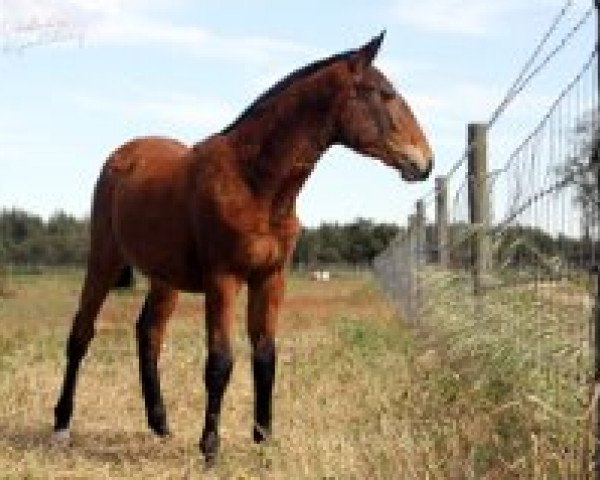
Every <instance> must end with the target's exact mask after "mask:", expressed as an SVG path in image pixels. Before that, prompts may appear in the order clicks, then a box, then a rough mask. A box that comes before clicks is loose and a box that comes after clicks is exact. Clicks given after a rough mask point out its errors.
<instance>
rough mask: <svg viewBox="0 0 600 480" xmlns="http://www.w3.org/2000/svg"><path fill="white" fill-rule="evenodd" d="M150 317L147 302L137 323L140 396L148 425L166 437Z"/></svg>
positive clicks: (151, 319) (166, 428) (165, 422)
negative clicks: (142, 398) (142, 399)
mask: <svg viewBox="0 0 600 480" xmlns="http://www.w3.org/2000/svg"><path fill="white" fill-rule="evenodd" d="M152 321H153V318H152V315H151V314H150V308H149V306H148V300H146V302H145V303H144V306H143V307H142V311H141V313H140V316H139V319H138V323H137V340H138V358H139V366H140V381H141V384H142V395H143V397H144V404H145V405H146V416H147V419H148V425H149V426H150V428H151V429H152V431H153V432H154V433H156V434H157V435H160V436H165V435H168V433H169V428H168V425H167V415H166V411H165V407H164V404H163V400H162V395H161V392H160V379H159V375H158V365H157V356H156V353H153V352H152V343H151V338H150V331H151V328H152Z"/></svg>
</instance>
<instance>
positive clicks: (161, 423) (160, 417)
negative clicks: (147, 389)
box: [148, 413, 171, 437]
mask: <svg viewBox="0 0 600 480" xmlns="http://www.w3.org/2000/svg"><path fill="white" fill-rule="evenodd" d="M148 426H149V427H150V429H151V430H152V431H153V432H154V433H155V434H156V435H158V436H159V437H167V436H169V435H170V434H171V432H170V430H169V425H168V424H167V417H166V415H165V414H164V413H162V414H156V415H149V416H148Z"/></svg>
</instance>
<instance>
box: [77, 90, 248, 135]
mask: <svg viewBox="0 0 600 480" xmlns="http://www.w3.org/2000/svg"><path fill="white" fill-rule="evenodd" d="M74 98H75V101H76V103H77V104H78V105H79V106H80V107H82V108H85V109H87V110H91V111H94V112H101V113H102V112H104V113H110V114H113V115H116V116H118V117H120V118H126V119H138V118H143V119H152V120H154V121H156V122H158V123H160V122H165V123H172V124H176V125H181V126H185V127H192V128H193V129H194V130H196V131H198V132H201V131H205V132H210V131H214V130H217V129H219V128H222V127H223V126H224V125H225V124H226V123H227V122H229V121H231V120H233V118H234V116H235V113H236V112H235V110H234V109H233V108H232V107H231V106H230V105H228V104H227V103H225V102H222V101H219V100H217V99H212V98H200V97H195V96H193V95H188V94H163V95H156V94H155V95H152V96H151V98H152V99H148V98H138V99H127V100H125V99H122V98H104V97H102V98H101V97H98V96H94V95H88V94H75V95H74Z"/></svg>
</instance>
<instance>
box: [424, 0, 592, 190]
mask: <svg viewBox="0 0 600 480" xmlns="http://www.w3.org/2000/svg"><path fill="white" fill-rule="evenodd" d="M573 3H574V0H567V1H566V2H565V4H564V5H563V6H562V7H561V9H560V11H559V13H558V14H557V15H556V17H555V18H554V19H553V21H552V23H551V25H550V27H549V28H548V30H547V31H546V32H545V33H544V35H543V36H542V38H541V40H540V41H539V42H538V44H537V46H536V47H535V49H534V51H533V53H532V55H531V56H530V57H529V58H528V59H527V61H526V62H525V65H524V66H523V68H522V69H521V71H520V72H519V74H518V75H517V78H516V79H515V81H514V82H513V83H512V85H511V87H510V88H509V89H508V92H507V93H506V95H505V96H504V98H503V99H502V100H501V102H500V104H499V105H498V107H496V108H495V109H494V111H493V112H492V114H491V116H490V119H489V120H488V121H487V123H486V128H487V129H488V130H489V129H490V128H491V127H492V126H494V125H495V124H496V122H497V121H498V120H499V119H500V117H501V116H502V114H503V113H504V112H505V111H506V110H507V109H508V107H509V106H510V104H511V103H512V102H514V100H515V99H516V98H517V97H518V96H519V95H520V94H521V93H522V92H523V91H524V90H525V88H526V87H527V85H529V84H530V83H531V82H532V80H533V79H534V78H535V77H536V76H537V75H539V74H540V73H541V72H542V71H543V70H544V68H546V67H547V66H548V65H549V64H550V62H551V61H552V60H553V59H554V58H555V57H556V56H557V55H558V54H559V53H560V52H561V51H562V50H563V49H564V48H566V46H567V45H568V44H569V42H570V41H571V40H572V39H573V38H574V37H575V35H576V34H577V33H578V32H579V31H580V30H581V29H582V28H583V26H584V25H585V24H586V23H587V21H588V20H589V19H590V18H591V16H592V13H593V12H594V7H590V8H589V9H588V10H587V11H586V12H585V13H584V15H583V16H582V17H581V19H580V20H579V21H578V22H577V23H576V24H575V25H574V27H573V28H571V30H569V31H568V32H567V34H566V35H565V36H564V37H563V38H562V39H561V40H560V41H559V42H558V44H557V45H556V46H555V47H554V48H553V49H552V50H551V51H550V52H549V53H548V54H547V55H546V56H545V57H544V59H543V60H542V61H541V62H540V63H539V65H538V66H537V67H535V68H534V69H533V70H531V69H532V67H533V65H534V64H535V61H536V60H537V59H538V57H539V56H540V54H541V52H542V51H543V49H544V46H545V45H546V44H547V43H548V41H549V40H550V38H551V37H552V35H553V34H554V33H555V32H556V31H557V29H558V26H559V25H560V23H561V21H562V20H563V18H564V17H565V16H566V14H567V12H568V11H569V9H570V8H571V7H572V6H573ZM595 53H596V50H594V54H595ZM530 70H531V71H530ZM528 72H529V74H527V73H528ZM473 147H474V144H473V143H472V142H471V143H469V144H468V145H467V147H466V148H465V150H464V151H463V153H462V155H461V156H460V157H459V158H458V160H457V161H456V162H455V163H454V164H453V165H452V166H451V168H450V170H448V172H447V173H446V175H445V178H446V179H447V180H450V179H451V178H452V177H453V176H454V174H455V173H456V172H457V171H458V170H459V169H460V167H461V166H462V165H463V164H464V163H465V162H466V161H467V159H468V158H469V154H470V153H471V151H472V150H473ZM434 194H435V187H432V188H431V189H430V190H428V191H427V192H426V193H425V194H424V195H423V196H422V197H420V199H421V200H423V201H426V200H427V199H428V198H430V197H431V196H433V195H434Z"/></svg>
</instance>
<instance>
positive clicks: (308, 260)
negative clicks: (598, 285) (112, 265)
mask: <svg viewBox="0 0 600 480" xmlns="http://www.w3.org/2000/svg"><path fill="white" fill-rule="evenodd" d="M398 231H399V229H398V227H397V226H395V225H391V224H385V223H375V222H373V221H371V220H365V219H358V220H356V221H354V222H352V223H348V224H338V223H324V224H322V225H320V226H318V227H310V228H303V229H302V231H301V233H300V236H299V238H298V242H297V245H296V250H295V253H294V257H293V261H294V264H296V265H300V264H301V265H308V266H310V265H315V264H348V265H368V264H369V263H370V262H371V261H372V260H373V258H374V257H375V256H376V255H377V254H378V253H379V252H381V251H382V250H383V249H384V248H385V246H386V245H387V244H388V243H389V242H390V240H391V239H392V238H393V237H394V236H395V235H397V233H398ZM88 243H89V221H88V219H79V218H77V217H74V216H72V215H69V214H67V213H64V212H58V213H55V214H54V215H52V216H50V218H48V219H47V220H44V219H43V218H41V217H40V216H38V215H35V214H32V213H28V212H26V211H23V210H18V209H11V210H3V211H0V264H4V265H7V264H11V265H29V266H37V265H40V266H42V265H49V266H63V265H64V266H68V265H84V264H85V260H86V258H87V252H88V248H89V245H88Z"/></svg>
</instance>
